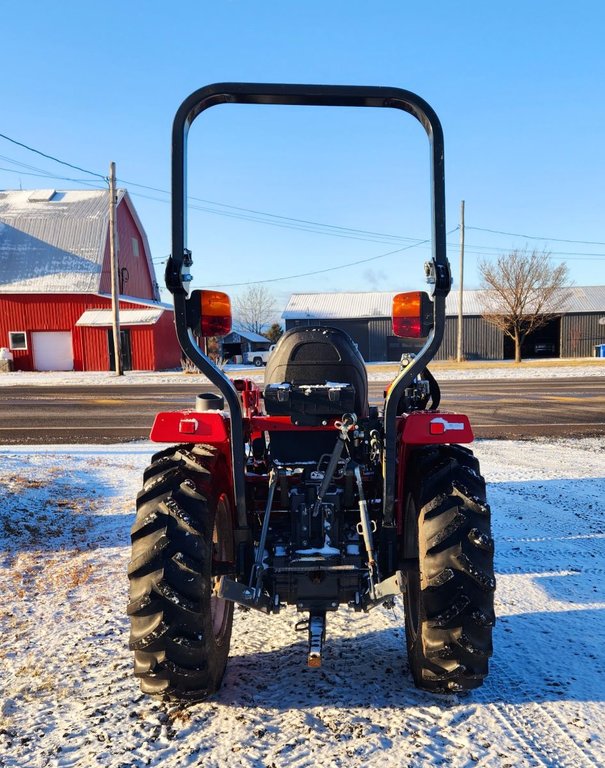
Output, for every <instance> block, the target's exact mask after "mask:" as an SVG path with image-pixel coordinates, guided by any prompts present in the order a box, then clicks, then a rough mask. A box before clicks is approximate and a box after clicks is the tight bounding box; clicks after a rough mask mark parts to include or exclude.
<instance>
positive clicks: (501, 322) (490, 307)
mask: <svg viewBox="0 0 605 768" xmlns="http://www.w3.org/2000/svg"><path fill="white" fill-rule="evenodd" d="M479 273H480V275H481V279H482V285H481V287H482V288H483V290H484V291H485V294H484V296H485V298H484V311H483V317H484V318H485V320H487V322H488V323H491V324H492V325H494V326H495V327H496V328H498V329H500V330H501V331H503V333H505V334H506V335H507V336H509V337H510V338H511V339H512V340H513V341H514V342H515V361H516V362H521V345H522V343H523V340H524V339H525V337H526V336H527V335H528V334H530V333H532V332H533V331H535V330H537V329H538V328H541V327H542V326H544V325H546V324H547V323H548V322H549V321H550V320H552V318H553V317H556V316H557V315H559V314H561V312H564V311H565V307H566V305H567V302H568V301H569V290H568V289H569V287H570V282H569V270H568V269H567V265H566V264H559V265H558V266H556V267H554V266H552V264H551V262H550V254H549V253H548V252H547V251H536V250H534V251H532V252H531V253H529V252H528V251H527V250H523V251H520V250H515V251H512V252H511V253H507V254H502V255H500V256H498V259H497V261H496V263H495V264H493V263H491V262H488V261H486V260H483V261H480V262H479Z"/></svg>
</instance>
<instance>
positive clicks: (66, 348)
mask: <svg viewBox="0 0 605 768" xmlns="http://www.w3.org/2000/svg"><path fill="white" fill-rule="evenodd" d="M31 336H32V348H33V351H34V367H35V369H36V370H37V371H73V369H74V353H73V347H72V344H71V331H35V332H33V333H32V335H31Z"/></svg>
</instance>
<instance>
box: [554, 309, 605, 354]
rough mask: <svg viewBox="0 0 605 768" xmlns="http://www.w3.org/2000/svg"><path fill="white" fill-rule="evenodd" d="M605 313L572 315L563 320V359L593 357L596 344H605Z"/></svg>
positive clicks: (565, 316)
mask: <svg viewBox="0 0 605 768" xmlns="http://www.w3.org/2000/svg"><path fill="white" fill-rule="evenodd" d="M602 317H605V313H603V312H601V313H599V314H596V313H593V314H570V315H563V317H562V318H561V357H593V355H594V348H595V345H596V344H605V325H599V320H600V319H601V318H602Z"/></svg>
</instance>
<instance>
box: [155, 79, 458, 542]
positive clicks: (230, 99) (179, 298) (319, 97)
mask: <svg viewBox="0 0 605 768" xmlns="http://www.w3.org/2000/svg"><path fill="white" fill-rule="evenodd" d="M217 104H274V105H277V104H284V105H291V106H326V107H383V108H384V107H387V108H391V109H401V110H403V111H404V112H408V113H409V114H411V115H413V116H414V117H415V118H416V119H417V120H418V121H419V122H420V123H421V124H422V126H423V127H424V130H425V131H426V134H427V136H428V139H429V144H430V148H431V178H432V184H431V198H432V206H431V208H432V217H431V219H432V221H431V229H432V232H431V236H432V261H431V262H429V264H428V265H427V276H428V279H429V282H431V283H432V285H433V330H432V332H431V334H430V335H429V337H428V339H427V342H426V344H425V345H424V346H423V348H422V349H421V350H420V352H419V353H418V354H417V356H416V358H415V359H414V361H413V363H412V364H411V365H409V366H408V367H407V368H406V369H404V370H403V371H402V372H401V373H400V374H399V375H398V376H397V378H396V379H395V381H394V382H393V384H392V386H391V388H390V390H389V394H388V395H387V398H386V402H385V409H384V431H385V445H384V456H383V473H384V489H383V490H384V494H383V525H384V526H386V527H391V528H392V526H393V525H394V510H395V492H396V489H395V477H396V439H397V403H398V401H399V399H400V397H401V395H402V393H403V391H404V389H405V388H406V387H407V386H408V385H409V384H410V383H411V382H412V380H413V378H414V377H415V376H416V375H417V374H418V373H420V372H421V371H422V370H423V368H424V367H425V366H426V364H427V363H428V362H429V360H430V359H431V358H432V357H433V356H434V354H435V353H436V351H437V349H438V348H439V345H440V344H441V340H442V338H443V331H444V326H445V297H446V296H447V294H448V292H449V290H450V286H451V277H450V271H449V264H448V261H447V256H446V245H445V177H444V162H443V131H442V128H441V123H440V122H439V118H438V117H437V115H436V113H435V112H434V110H433V109H432V107H431V106H430V105H429V104H428V103H427V102H426V101H424V99H421V98H420V97H419V96H417V95H416V94H414V93H412V92H411V91H406V90H403V89H401V88H388V87H378V86H348V85H292V84H273V83H264V84H259V83H216V84H214V85H207V86H205V87H204V88H200V89H199V90H197V91H195V92H194V93H192V94H191V95H190V96H188V97H187V98H186V99H185V101H184V102H183V103H182V104H181V106H180V107H179V109H178V111H177V113H176V116H175V118H174V123H173V128H172V254H171V256H170V258H169V259H168V264H167V267H166V285H167V287H168V290H169V291H170V292H171V293H172V294H173V297H174V311H175V325H176V332H177V337H178V340H179V343H180V345H181V348H182V350H183V352H184V353H185V355H187V357H188V358H189V359H190V360H191V362H192V363H193V364H194V365H196V366H197V367H198V368H199V370H200V371H201V372H202V373H203V374H205V375H206V376H207V377H208V378H209V379H210V381H211V382H212V383H213V384H215V385H216V386H217V387H218V389H219V390H220V392H221V394H222V395H223V397H224V398H225V401H226V403H227V406H228V408H229V413H230V418H231V451H232V461H233V484H234V492H235V503H236V509H237V520H238V527H239V528H241V529H245V528H247V515H246V504H245V481H244V471H245V456H244V440H243V418H242V408H241V403H240V400H239V396H238V393H237V391H236V390H235V387H234V386H233V384H232V382H231V380H230V379H228V378H227V376H225V374H224V373H223V372H222V371H221V370H220V369H219V368H218V367H217V366H216V365H215V364H214V363H213V362H212V361H211V360H210V358H209V357H207V356H206V355H205V354H204V352H203V351H202V350H201V348H200V347H199V345H198V344H197V343H196V341H195V339H194V337H193V334H192V333H191V331H190V329H189V328H188V326H187V318H186V301H187V295H188V287H189V285H188V284H189V282H190V281H191V275H190V271H189V270H190V267H191V264H192V259H191V253H190V251H188V250H187V216H186V195H187V137H188V133H189V128H190V127H191V125H192V123H193V121H194V120H195V119H196V118H197V117H198V116H199V115H200V114H201V113H202V112H203V111H204V110H206V109H208V108H209V107H213V106H216V105H217Z"/></svg>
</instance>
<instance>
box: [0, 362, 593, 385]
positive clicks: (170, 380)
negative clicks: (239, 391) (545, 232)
mask: <svg viewBox="0 0 605 768" xmlns="http://www.w3.org/2000/svg"><path fill="white" fill-rule="evenodd" d="M367 368H368V380H369V381H388V380H389V379H394V378H395V376H396V374H397V372H398V365H397V364H396V363H393V364H391V365H388V364H385V363H368V364H367ZM431 370H432V371H433V373H434V375H435V376H436V377H437V379H438V380H439V381H452V380H454V381H459V380H460V379H477V380H481V379H488V380H489V379H533V378H569V377H572V378H586V377H587V376H590V377H592V376H605V358H603V360H600V359H599V360H598V361H596V360H594V359H592V358H590V359H589V360H587V361H586V362H585V364H582V362H581V361H580V362H577V363H576V364H574V365H560V366H557V365H556V364H551V365H548V366H547V367H546V366H544V365H535V364H532V363H530V362H527V363H523V364H521V365H514V364H513V363H507V362H498V363H494V364H493V365H489V366H485V365H477V366H476V367H475V366H473V364H467V365H465V366H464V367H462V368H457V367H450V366H449V365H448V366H447V367H440V366H439V364H438V363H437V364H433V365H432V366H431ZM224 373H225V374H226V375H227V376H228V377H230V378H232V379H236V378H247V379H252V381H255V382H256V383H257V384H263V382H264V380H265V374H264V372H263V373H258V368H255V367H251V366H248V365H227V366H225V368H224ZM196 382H200V383H201V384H202V385H203V386H205V385H206V384H208V383H209V382H208V379H207V378H206V377H205V376H202V375H201V374H195V373H185V372H183V371H181V370H172V371H161V372H155V371H127V372H126V373H125V374H124V375H123V376H116V374H115V373H113V372H112V371H12V372H10V373H0V388H1V387H11V386H20V385H24V386H49V387H55V386H69V385H78V386H83V385H84V386H98V385H101V384H109V385H116V384H119V385H126V384H195V383H196ZM328 386H330V387H338V386H340V387H343V386H346V384H342V383H340V384H339V383H338V382H328Z"/></svg>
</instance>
